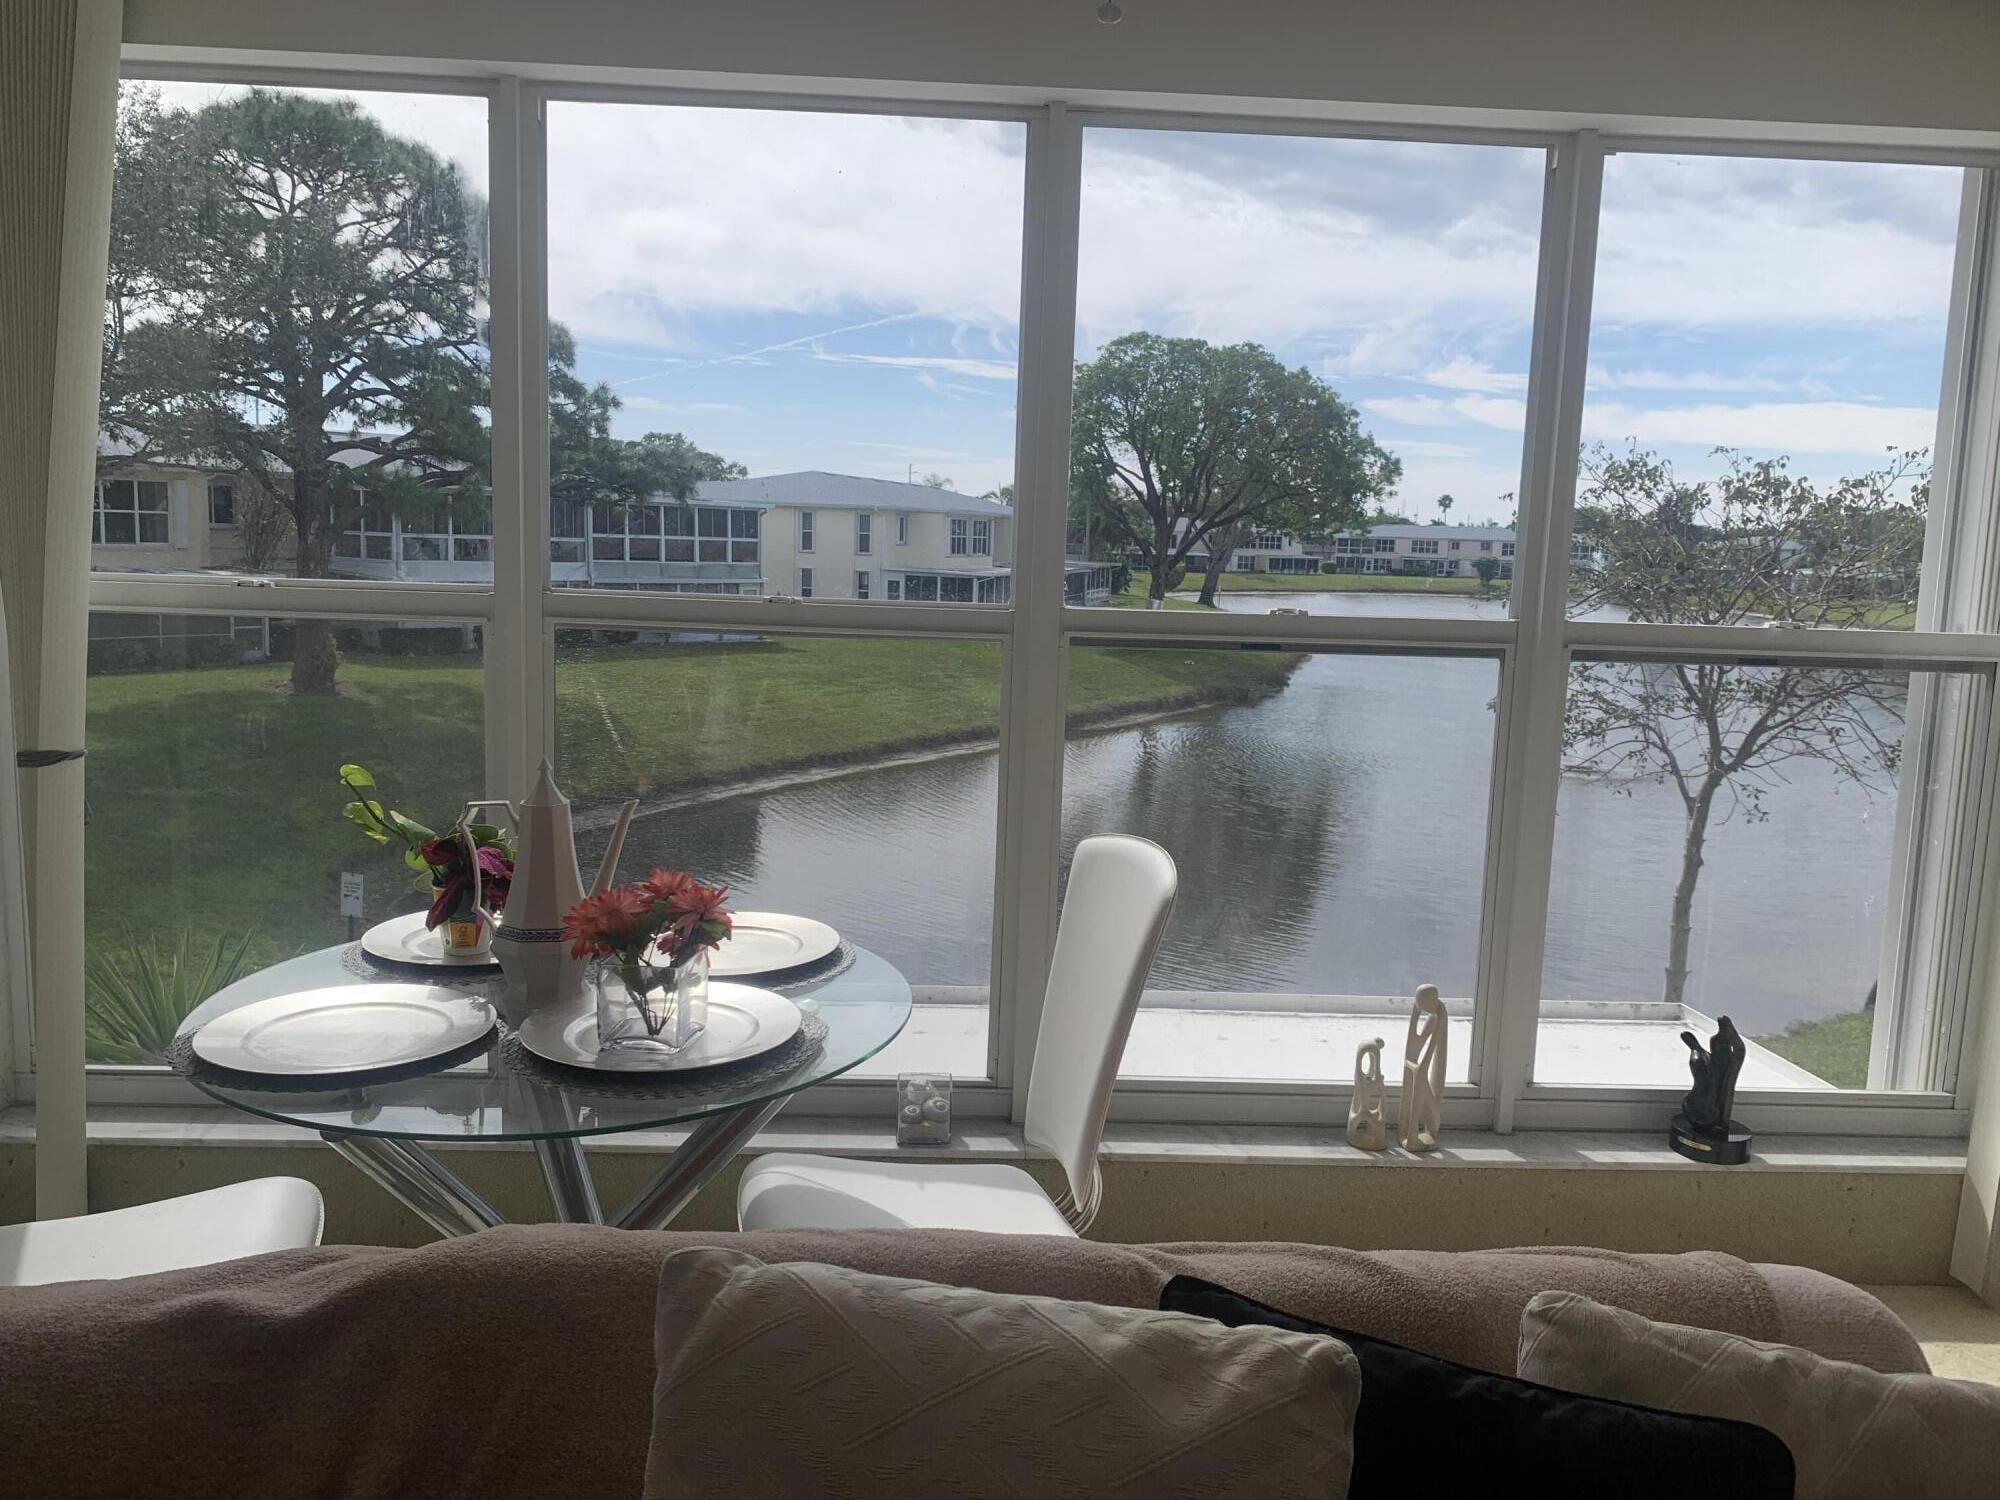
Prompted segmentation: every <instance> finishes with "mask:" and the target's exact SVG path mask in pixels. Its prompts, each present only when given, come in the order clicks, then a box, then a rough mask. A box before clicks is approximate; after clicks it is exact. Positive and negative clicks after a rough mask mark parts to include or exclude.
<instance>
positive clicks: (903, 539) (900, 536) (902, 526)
mask: <svg viewBox="0 0 2000 1500" xmlns="http://www.w3.org/2000/svg"><path fill="white" fill-rule="evenodd" d="M896 545H897V546H898V547H907V546H909V545H910V513H909V512H908V511H906V510H899V511H897V512H896Z"/></svg>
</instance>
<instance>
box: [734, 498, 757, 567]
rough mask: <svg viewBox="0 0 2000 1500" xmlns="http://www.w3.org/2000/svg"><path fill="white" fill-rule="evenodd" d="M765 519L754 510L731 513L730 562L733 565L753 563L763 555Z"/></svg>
mask: <svg viewBox="0 0 2000 1500" xmlns="http://www.w3.org/2000/svg"><path fill="white" fill-rule="evenodd" d="M762 521H763V517H762V516H761V515H760V514H759V513H758V512H757V511H754V510H732V511H731V512H730V513H729V560H730V561H731V562H733V563H753V562H757V561H759V560H760V558H761V557H762V554H763V543H762V536H763V527H762V524H761V523H762Z"/></svg>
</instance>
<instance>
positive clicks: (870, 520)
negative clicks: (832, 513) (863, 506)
mask: <svg viewBox="0 0 2000 1500" xmlns="http://www.w3.org/2000/svg"><path fill="white" fill-rule="evenodd" d="M874 551H875V518H874V517H873V516H872V515H870V514H869V513H868V512H867V511H865V510H857V511H856V512H855V513H854V555H855V556H856V557H868V556H870V555H872V554H873V553H874Z"/></svg>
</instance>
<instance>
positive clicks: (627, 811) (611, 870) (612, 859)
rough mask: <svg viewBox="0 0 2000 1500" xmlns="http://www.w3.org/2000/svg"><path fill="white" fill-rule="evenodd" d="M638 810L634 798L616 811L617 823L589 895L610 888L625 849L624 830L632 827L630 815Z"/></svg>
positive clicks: (591, 884) (605, 848)
mask: <svg viewBox="0 0 2000 1500" xmlns="http://www.w3.org/2000/svg"><path fill="white" fill-rule="evenodd" d="M638 810H639V799H638V798H636V797H634V798H633V799H632V800H631V801H630V802H627V803H626V804H625V805H624V806H623V807H621V808H619V809H618V822H617V823H616V825H614V826H613V828H612V830H611V841H610V842H609V843H607V844H606V845H605V846H604V861H603V863H602V864H600V865H598V867H597V878H596V879H595V880H593V881H591V883H590V894H591V895H593V896H595V895H597V894H598V893H599V892H600V891H604V890H607V889H609V888H610V885H611V882H612V880H613V879H614V878H616V876H617V874H618V856H619V855H620V854H621V853H623V852H624V849H625V830H626V829H628V828H630V827H631V826H632V814H634V813H635V812H637V811H638Z"/></svg>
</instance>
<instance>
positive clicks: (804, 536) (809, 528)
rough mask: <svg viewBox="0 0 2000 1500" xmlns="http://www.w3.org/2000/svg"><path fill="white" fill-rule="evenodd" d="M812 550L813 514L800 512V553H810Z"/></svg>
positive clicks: (805, 511) (806, 511)
mask: <svg viewBox="0 0 2000 1500" xmlns="http://www.w3.org/2000/svg"><path fill="white" fill-rule="evenodd" d="M812 549H813V513H812V512H811V511H809V510H802V511H800V512H799V551H801V552H810V551H812Z"/></svg>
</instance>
